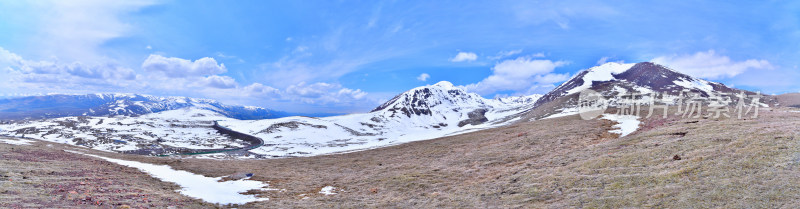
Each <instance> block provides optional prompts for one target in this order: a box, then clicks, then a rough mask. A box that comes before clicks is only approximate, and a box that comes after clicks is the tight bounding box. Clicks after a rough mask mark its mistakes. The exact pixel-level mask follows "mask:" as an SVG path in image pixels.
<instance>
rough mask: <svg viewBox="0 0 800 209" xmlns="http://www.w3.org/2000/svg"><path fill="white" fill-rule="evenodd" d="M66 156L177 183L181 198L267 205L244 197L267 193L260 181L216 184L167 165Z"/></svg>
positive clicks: (210, 179)
mask: <svg viewBox="0 0 800 209" xmlns="http://www.w3.org/2000/svg"><path fill="white" fill-rule="evenodd" d="M64 151H65V152H70V153H75V154H82V155H86V156H91V157H96V158H100V159H103V160H105V161H108V162H112V163H116V164H120V165H124V166H128V167H132V168H137V169H139V170H141V171H144V172H145V173H147V174H150V175H151V176H153V177H156V178H158V179H161V180H162V181H166V182H172V183H176V184H178V185H180V186H181V188H182V189H181V190H178V192H180V193H181V194H183V195H186V196H189V197H193V198H198V199H201V200H203V201H206V202H210V203H217V204H223V205H226V204H245V203H249V202H256V201H266V200H269V198H257V197H255V196H253V195H244V194H241V193H243V192H247V191H250V190H268V189H267V188H266V187H268V186H269V185H268V184H266V183H263V182H259V181H253V180H246V179H240V180H235V181H224V182H219V180H220V179H222V177H216V178H210V177H205V176H202V175H198V174H194V173H191V172H187V171H181V170H174V169H172V167H170V166H167V165H153V164H147V163H141V162H135V161H127V160H119V159H113V158H107V157H102V156H97V155H92V154H86V153H82V152H78V151H72V150H64Z"/></svg>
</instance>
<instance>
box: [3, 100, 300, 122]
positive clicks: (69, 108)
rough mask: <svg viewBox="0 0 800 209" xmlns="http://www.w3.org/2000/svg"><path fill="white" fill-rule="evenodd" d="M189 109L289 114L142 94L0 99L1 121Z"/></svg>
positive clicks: (245, 115) (249, 115) (243, 115)
mask: <svg viewBox="0 0 800 209" xmlns="http://www.w3.org/2000/svg"><path fill="white" fill-rule="evenodd" d="M187 107H194V108H199V109H205V110H210V111H213V112H216V113H220V114H222V115H224V116H227V117H231V118H237V119H267V118H278V117H284V116H287V115H288V114H287V113H285V112H279V111H273V110H269V109H265V108H261V107H249V106H234V105H225V104H222V103H219V102H217V101H214V100H210V99H196V98H188V97H157V96H150V95H141V94H86V95H64V94H53V95H45V96H32V97H21V98H11V99H0V120H8V119H17V120H18V119H26V118H27V119H41V118H58V117H66V116H117V115H123V116H138V115H144V114H149V113H157V112H161V111H167V110H176V109H182V108H187Z"/></svg>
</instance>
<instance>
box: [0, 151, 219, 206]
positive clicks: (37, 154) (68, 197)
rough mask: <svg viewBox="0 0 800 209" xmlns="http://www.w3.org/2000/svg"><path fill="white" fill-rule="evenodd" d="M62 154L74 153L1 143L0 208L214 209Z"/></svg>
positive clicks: (127, 173)
mask: <svg viewBox="0 0 800 209" xmlns="http://www.w3.org/2000/svg"><path fill="white" fill-rule="evenodd" d="M63 149H76V148H75V147H71V146H66V145H60V144H50V143H46V142H36V143H34V144H33V145H9V144H4V143H0V208H126V207H128V208H166V207H169V206H175V207H179V208H183V207H189V208H201V207H213V205H210V204H206V203H203V202H200V201H198V200H194V199H191V198H188V197H184V196H181V195H179V194H177V193H175V192H174V190H176V189H178V187H177V185H174V184H170V183H164V182H161V181H159V180H157V179H154V178H151V177H150V176H148V175H147V174H144V173H142V172H140V171H138V170H136V169H133V168H128V167H125V166H120V165H116V164H112V163H109V162H106V161H103V160H100V159H96V158H91V157H87V156H83V155H76V154H71V153H66V152H63V151H62V150H63Z"/></svg>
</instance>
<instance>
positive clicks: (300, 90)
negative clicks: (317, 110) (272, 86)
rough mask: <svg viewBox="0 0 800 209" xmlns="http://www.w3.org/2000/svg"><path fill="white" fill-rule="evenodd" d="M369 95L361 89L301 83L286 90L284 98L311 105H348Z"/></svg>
mask: <svg viewBox="0 0 800 209" xmlns="http://www.w3.org/2000/svg"><path fill="white" fill-rule="evenodd" d="M366 95H367V93H366V92H363V91H361V90H360V89H355V90H353V89H349V88H344V87H342V86H341V85H339V84H332V83H324V82H317V83H313V84H306V83H305V82H300V83H298V84H295V85H291V86H289V87H287V88H286V91H285V92H284V94H283V95H282V98H284V99H289V100H293V101H301V102H304V103H309V104H328V103H348V102H353V101H355V100H360V99H363V98H364V97H365V96H366Z"/></svg>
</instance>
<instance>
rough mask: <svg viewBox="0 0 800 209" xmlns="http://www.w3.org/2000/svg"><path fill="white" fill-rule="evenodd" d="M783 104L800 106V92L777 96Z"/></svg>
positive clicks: (785, 105)
mask: <svg viewBox="0 0 800 209" xmlns="http://www.w3.org/2000/svg"><path fill="white" fill-rule="evenodd" d="M775 97H777V98H778V102H780V104H781V106H784V107H794V108H800V93H789V94H781V95H778V96H775Z"/></svg>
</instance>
